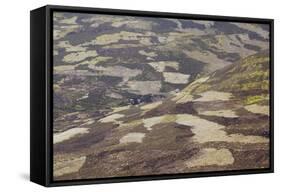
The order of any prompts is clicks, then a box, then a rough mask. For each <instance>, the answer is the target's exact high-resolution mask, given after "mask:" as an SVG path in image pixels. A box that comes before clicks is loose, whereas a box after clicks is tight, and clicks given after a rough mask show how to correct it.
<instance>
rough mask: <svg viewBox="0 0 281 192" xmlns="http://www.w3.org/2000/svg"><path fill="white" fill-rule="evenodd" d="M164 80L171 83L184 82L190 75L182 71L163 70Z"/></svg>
mask: <svg viewBox="0 0 281 192" xmlns="http://www.w3.org/2000/svg"><path fill="white" fill-rule="evenodd" d="M163 77H164V81H165V82H168V83H172V84H186V83H188V81H189V77H190V75H187V74H183V73H174V72H164V73H163Z"/></svg>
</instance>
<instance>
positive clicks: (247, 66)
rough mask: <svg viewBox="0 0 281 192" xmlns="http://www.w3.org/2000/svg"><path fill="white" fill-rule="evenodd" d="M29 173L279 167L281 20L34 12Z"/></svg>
mask: <svg viewBox="0 0 281 192" xmlns="http://www.w3.org/2000/svg"><path fill="white" fill-rule="evenodd" d="M30 31H31V36H30V39H31V145H30V150H31V155H30V159H31V163H30V169H31V171H30V178H31V181H33V182H35V183H38V184H41V185H44V186H60V185H76V184H92V183H107V182H124V181H142V180H155V179H174V178H189V177H203V176H222V175H237V174H251V173H271V172H273V20H271V19H257V18H242V17H225V16H210V15H193V14H192V15H191V14H179V13H163V12H146V11H129V10H112V9H97V8H82V7H64V6H53V5H48V6H44V7H41V8H38V9H35V10H33V11H31V30H30Z"/></svg>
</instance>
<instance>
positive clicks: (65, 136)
mask: <svg viewBox="0 0 281 192" xmlns="http://www.w3.org/2000/svg"><path fill="white" fill-rule="evenodd" d="M88 132H89V128H72V129H68V130H66V131H64V132H61V133H56V134H54V137H53V140H54V141H53V142H54V144H57V143H61V142H63V141H65V140H69V139H71V138H73V137H75V136H77V135H81V134H86V133H88Z"/></svg>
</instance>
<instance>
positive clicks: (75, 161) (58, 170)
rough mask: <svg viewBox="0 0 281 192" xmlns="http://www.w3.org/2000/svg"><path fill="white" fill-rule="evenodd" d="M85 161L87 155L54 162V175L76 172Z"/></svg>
mask: <svg viewBox="0 0 281 192" xmlns="http://www.w3.org/2000/svg"><path fill="white" fill-rule="evenodd" d="M85 162H86V157H85V156H82V157H76V158H70V159H67V160H63V161H59V162H54V176H55V177H59V176H62V175H65V174H70V173H75V172H77V171H79V170H80V169H81V167H82V166H83V164H84V163H85Z"/></svg>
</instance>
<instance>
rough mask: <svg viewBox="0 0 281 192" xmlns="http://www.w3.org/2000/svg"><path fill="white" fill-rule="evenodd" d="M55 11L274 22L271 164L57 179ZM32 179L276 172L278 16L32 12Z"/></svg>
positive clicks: (74, 182) (143, 178)
mask: <svg viewBox="0 0 281 192" xmlns="http://www.w3.org/2000/svg"><path fill="white" fill-rule="evenodd" d="M54 11H64V12H75V13H98V14H110V15H126V16H145V17H157V18H163V17H164V18H177V19H194V20H213V21H232V22H247V23H260V24H269V25H270V73H269V75H270V167H269V168H264V169H252V170H235V171H215V172H200V173H185V174H167V175H166V174H165V175H153V176H149V175H148V176H132V177H115V178H103V179H85V180H71V181H54V180H53V179H52V170H53V167H52V166H53V165H52V161H53V155H52V146H53V145H52V143H53V140H52V119H53V114H52V108H53V106H52V105H53V104H52V103H53V100H52V95H53V90H52V81H53V80H52V74H53V69H52V65H53V64H52V63H53V60H52V53H53V51H52V47H53V38H52V22H53V21H52V14H53V12H54ZM30 45H31V49H30V63H31V68H30V70H31V73H30V74H31V76H30V79H31V81H30V83H31V84H30V85H31V90H30V95H31V97H30V124H31V125H30V180H31V181H32V182H35V183H37V184H40V185H43V186H48V187H53V186H63V185H81V184H98V183H115V182H131V181H147V180H160V179H179V178H195V177H209V176H226V175H241V174H257V173H273V172H274V130H273V127H274V126H273V125H274V98H273V97H274V90H273V87H274V86H273V81H274V77H273V76H274V69H273V63H274V20H273V19H260V18H245V17H226V16H213V15H195V14H182V13H166V12H149V11H132V10H117V9H100V8H88V7H69V6H56V5H46V6H44V7H41V8H38V9H35V10H32V11H31V12H30Z"/></svg>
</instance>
